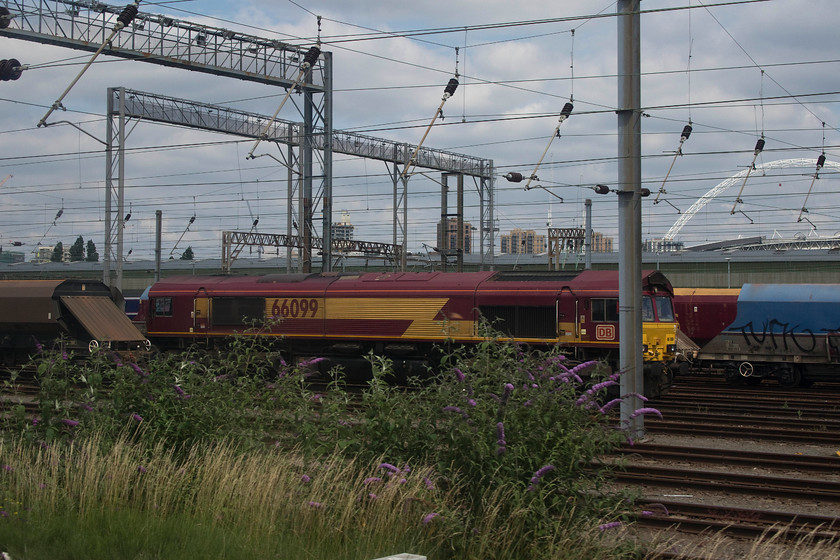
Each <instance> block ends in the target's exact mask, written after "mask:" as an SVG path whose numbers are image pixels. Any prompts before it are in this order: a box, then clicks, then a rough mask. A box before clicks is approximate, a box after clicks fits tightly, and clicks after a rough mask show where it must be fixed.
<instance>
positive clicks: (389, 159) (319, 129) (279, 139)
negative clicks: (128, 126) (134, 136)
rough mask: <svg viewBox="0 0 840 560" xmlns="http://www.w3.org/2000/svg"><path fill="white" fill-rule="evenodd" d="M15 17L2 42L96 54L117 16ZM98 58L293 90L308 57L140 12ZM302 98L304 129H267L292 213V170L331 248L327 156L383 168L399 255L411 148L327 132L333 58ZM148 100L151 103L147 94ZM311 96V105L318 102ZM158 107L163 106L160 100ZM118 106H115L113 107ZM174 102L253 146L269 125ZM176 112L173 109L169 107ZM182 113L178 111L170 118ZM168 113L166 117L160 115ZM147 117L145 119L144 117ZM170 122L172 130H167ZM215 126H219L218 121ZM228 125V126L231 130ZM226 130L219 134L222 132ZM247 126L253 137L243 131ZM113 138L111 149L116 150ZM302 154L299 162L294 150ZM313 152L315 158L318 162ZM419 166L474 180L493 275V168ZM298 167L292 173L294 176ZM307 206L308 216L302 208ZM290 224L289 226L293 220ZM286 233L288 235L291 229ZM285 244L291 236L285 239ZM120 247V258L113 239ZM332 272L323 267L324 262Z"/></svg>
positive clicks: (67, 6)
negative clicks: (278, 153) (283, 153)
mask: <svg viewBox="0 0 840 560" xmlns="http://www.w3.org/2000/svg"><path fill="white" fill-rule="evenodd" d="M0 5H5V6H6V7H7V8H8V9H9V11H10V12H11V14H12V19H11V20H10V24H9V26H8V27H6V28H4V29H0V35H4V36H8V37H13V38H18V39H24V40H28V41H34V42H40V43H46V44H52V45H57V46H62V47H67V48H74V49H81V50H87V51H91V52H93V51H96V50H97V49H98V48H99V46H100V45H101V44H102V41H103V40H104V39H105V38H107V37H108V36H109V33H110V31H111V27H112V26H113V22H114V20H115V18H116V15H117V14H119V13H121V11H122V8H121V7H114V6H108V5H106V4H103V3H100V2H94V1H75V2H73V1H68V0H63V1H47V0H0ZM103 52H104V54H107V55H111V56H117V57H122V58H127V59H134V60H142V61H145V62H152V63H156V64H161V65H164V66H171V67H177V68H183V69H188V70H192V71H199V72H205V73H210V74H214V75H218V76H224V77H232V78H239V79H242V80H248V81H254V82H258V83H264V84H269V85H279V86H281V87H284V88H287V89H288V88H289V87H291V86H292V85H293V84H294V83H295V82H294V80H295V76H296V74H297V73H298V72H299V71H300V68H301V66H300V64H301V61H302V60H303V59H304V56H305V49H302V48H299V47H296V46H293V45H288V44H285V43H282V42H280V41H276V40H269V39H264V38H260V37H255V36H252V35H247V34H243V33H239V32H236V31H231V30H227V29H223V28H215V27H210V26H206V25H199V24H193V23H189V22H185V21H180V20H177V19H174V18H171V17H168V16H163V15H152V14H146V13H139V14H138V15H137V17H136V18H135V19H134V22H133V23H132V24H131V25H129V26H128V27H126V28H125V29H123V30H122V31H121V32H120V33H118V34H117V35H116V36H115V37H114V38H113V39H112V41H111V42H110V43H109V44H108V45H107V47H106V49H105V50H104V51H103ZM301 90H302V93H303V95H304V103H303V110H302V111H301V113H302V120H303V122H302V123H296V124H293V123H291V122H289V121H278V122H277V125H276V126H275V127H274V129H273V130H270V131H268V132H267V133H266V136H267V139H268V140H270V141H273V142H276V143H285V144H287V145H288V146H289V152H288V156H287V157H286V162H287V166H288V167H289V184H290V192H289V198H290V204H291V197H292V192H291V188H292V187H291V185H292V180H293V175H295V173H293V171H296V178H297V181H298V182H299V183H300V184H301V185H302V189H300V190H299V192H301V191H302V195H301V198H302V199H303V200H304V204H302V205H301V209H300V213H301V214H302V215H305V216H306V219H303V216H302V217H301V218H300V219H299V223H301V224H303V227H304V228H306V229H305V231H304V234H306V231H309V232H310V236H311V232H313V231H314V230H313V228H312V227H311V217H312V206H313V205H312V200H313V198H312V181H313V178H316V177H317V178H319V179H320V180H321V183H322V184H321V186H320V188H319V189H318V190H319V192H320V193H321V195H320V200H321V204H322V215H323V224H324V227H323V237H324V238H325V239H324V240H325V241H329V236H330V225H331V221H332V208H331V201H332V152H333V150H338V151H339V152H340V153H345V154H351V155H356V156H359V157H367V158H372V159H379V160H381V161H383V162H386V164H393V167H392V169H393V171H392V172H391V171H389V172H390V174H391V176H392V182H393V188H394V195H393V199H394V209H393V211H394V234H393V235H394V245H397V244H400V245H402V246H403V248H404V249H405V247H406V244H407V224H406V222H407V206H408V204H407V182H408V177H407V176H401V174H400V173H399V170H398V166H399V165H403V166H405V164H406V163H407V162H408V159H409V158H410V157H411V154H412V153H413V152H414V149H415V147H414V146H412V145H410V144H406V143H398V142H393V141H389V140H384V139H378V138H372V137H365V136H362V135H358V134H352V133H343V132H336V133H333V130H332V54H331V53H329V52H322V53H321V58H320V59H319V60H318V61H317V62H316V64H315V65H314V66H313V67H312V69H311V72H309V73H308V76H307V78H306V81H305V83H304V84H303V87H302V88H301ZM116 91H119V90H109V92H108V107H109V110H108V113H109V124H108V127H109V136H110V139H109V144H108V145H109V146H111V148H110V149H109V150H108V153H109V158H108V162H107V168H106V214H107V215H106V232H105V236H106V239H105V244H106V251H105V259H104V261H105V262H104V266H105V271H104V273H103V276H104V279H105V282H106V283H109V284H111V285H113V284H114V283H115V278H114V277H112V275H111V273H110V263H111V261H112V260H113V261H115V263H116V267H117V270H116V283H117V285H119V284H121V281H122V260H123V259H122V230H123V226H124V221H123V216H124V210H125V209H124V206H123V204H124V177H123V173H122V170H123V164H122V156H123V155H124V145H123V142H124V141H125V138H124V130H125V129H124V124H125V119H126V118H127V113H125V105H124V103H123V102H124V101H126V100H127V99H128V97H129V96H130V93H129V92H126V94H125V95H122V96H118V94H117V93H115V92H116ZM144 95H146V96H147V99H148V94H144ZM316 97H317V98H316ZM160 99H161V100H163V99H164V98H162V97H161V98H160ZM115 101H118V102H116V103H115ZM168 101H169V102H170V103H172V104H174V105H177V104H179V103H184V104H192V105H193V106H195V107H198V106H201V107H206V108H208V109H212V110H216V109H223V110H224V111H226V113H225V114H224V115H221V116H220V118H221V119H229V120H230V121H231V122H233V121H236V120H240V121H241V123H242V126H244V127H245V128H244V129H240V130H239V131H229V132H232V133H235V134H237V133H238V134H242V135H245V136H250V137H257V134H258V133H259V126H257V125H255V124H254V123H256V122H257V120H258V119H261V120H262V121H263V122H267V117H266V116H264V115H254V114H251V115H250V116H248V115H246V114H244V113H240V115H238V116H234V115H233V112H232V111H231V110H230V109H227V108H219V107H216V106H211V105H203V104H200V103H194V102H188V101H183V100H175V99H173V98H169V100H168ZM174 105H173V107H174ZM173 110H174V111H175V113H178V112H179V111H181V110H182V108H178V107H175V108H174V109H173ZM164 112H165V111H164ZM188 114H189V111H183V112H180V115H181V117H180V118H182V119H183V121H184V122H181V123H180V124H183V125H184V126H195V127H198V128H205V129H207V130H221V128H215V125H213V124H212V123H210V122H209V121H210V120H212V119H211V117H210V116H209V115H210V113H209V111H208V112H207V113H206V116H205V119H204V120H203V121H202V120H201V119H196V118H195V116H191V117H186V118H185V116H186V115H188ZM147 118H150V117H148V116H147ZM167 122H168V121H167ZM220 122H221V121H220ZM227 124H230V123H227ZM227 124H226V125H225V126H227ZM249 127H250V128H249ZM115 139H116V142H117V143H116V146H114V145H113V142H114V140H115ZM292 146H297V147H298V155H295V154H294V153H293V151H292ZM315 150H318V153H317V154H316V153H315ZM316 155H317V156H319V157H320V164H321V166H322V172H320V173H316V172H315V171H314V170H313V162H314V161H315V159H314V158H315V156H316ZM415 161H416V166H417V167H425V168H428V169H435V170H439V171H443V172H449V173H461V174H464V175H471V176H473V177H474V178H475V179H476V181H477V185H476V186H477V190H478V194H479V206H480V213H481V221H480V247H481V256H482V265H484V264H488V265H489V266H490V267H491V268H492V266H493V250H494V231H495V227H494V201H493V173H494V171H493V162H492V160H486V159H480V158H474V157H470V156H464V155H461V154H455V153H450V152H444V151H441V150H434V149H429V148H422V149H420V150H419V152H418V153H417V154H416V155H415ZM293 167H294V169H293ZM112 198H116V199H117V206H118V209H117V216H116V219H112V217H111V216H112V212H111V199H112ZM306 206H308V207H307V208H304V207H306ZM289 222H291V220H289ZM289 227H291V226H289ZM288 234H289V235H291V232H290V231H289V232H288ZM115 238H116V240H117V241H116V245H117V247H116V250H115V249H114V243H113V240H114V239H115ZM331 247H332V244H331V243H326V249H325V252H328V251H330V249H331ZM401 254H402V263H401V265H402V267H403V268H405V255H406V251H405V250H403V251H402V252H401ZM325 263H327V264H326V266H327V267H328V266H329V264H328V263H329V259H325Z"/></svg>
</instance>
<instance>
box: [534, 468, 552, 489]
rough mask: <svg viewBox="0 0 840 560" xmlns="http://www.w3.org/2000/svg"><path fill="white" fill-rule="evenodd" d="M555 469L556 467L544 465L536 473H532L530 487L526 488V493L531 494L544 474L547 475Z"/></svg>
mask: <svg viewBox="0 0 840 560" xmlns="http://www.w3.org/2000/svg"><path fill="white" fill-rule="evenodd" d="M555 469H556V467H555V466H554V465H546V466H544V467H541V468H540V469H539V470H538V471H537V472H535V473H534V476H532V477H531V485H530V486H528V491H529V492H533V491H534V489H535V488H536V486H537V484H539V483H540V481H541V480H542V477H544V476H545V475H546V473H549V472H551V471H553V470H555Z"/></svg>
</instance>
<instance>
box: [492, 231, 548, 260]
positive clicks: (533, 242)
mask: <svg viewBox="0 0 840 560" xmlns="http://www.w3.org/2000/svg"><path fill="white" fill-rule="evenodd" d="M545 250H546V246H545V235H538V234H537V232H536V231H534V230H532V229H529V230H526V231H523V230H521V229H519V228H514V229H512V230H510V233H509V234H507V235H502V239H501V251H502V253H509V254H526V255H537V254H539V253H545Z"/></svg>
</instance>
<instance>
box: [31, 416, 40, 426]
mask: <svg viewBox="0 0 840 560" xmlns="http://www.w3.org/2000/svg"><path fill="white" fill-rule="evenodd" d="M38 422H40V420H38V419H37V418H34V417H33V418H32V425H33V426H37V425H38Z"/></svg>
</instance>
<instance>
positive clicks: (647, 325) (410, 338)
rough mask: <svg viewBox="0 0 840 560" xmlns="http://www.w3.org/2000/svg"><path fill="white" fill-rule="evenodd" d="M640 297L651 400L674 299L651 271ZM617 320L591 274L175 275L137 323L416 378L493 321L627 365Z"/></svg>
mask: <svg viewBox="0 0 840 560" xmlns="http://www.w3.org/2000/svg"><path fill="white" fill-rule="evenodd" d="M642 287H643V288H642V289H643V298H642V303H643V309H642V314H643V319H644V323H643V325H644V326H643V330H644V332H643V344H644V348H643V353H644V363H645V380H646V383H645V385H646V389H645V391H646V393H648V394H649V395H657V394H660V393H661V392H662V391H664V390H665V389H667V387H668V386H669V385H670V382H671V376H670V371H669V370H668V368H667V367H666V365H665V364H666V363H668V362H669V361H672V360H673V357H674V354H675V351H676V346H675V337H676V332H677V323H676V321H675V317H674V310H673V304H672V294H673V290H672V287H671V284H670V282H669V281H668V280H667V278H665V276H664V275H662V274H661V273H659V272H656V271H647V272H644V273H643V278H642ZM618 319H619V313H618V273H617V272H616V271H591V270H587V271H583V272H573V273H515V272H493V271H490V272H464V273H442V272H374V273H361V274H353V273H321V274H314V273H313V274H270V275H266V276H260V277H248V276H177V277H170V278H165V279H162V280H161V281H159V282H156V283H155V284H153V285H152V286H151V287H150V289H149V290H148V293H147V295H146V296H144V298H143V299H142V301H141V305H140V310H139V313H138V315H137V317H136V318H135V321H136V322H139V323H141V324H142V325H143V326H144V328H145V332H146V335H147V336H148V338H149V339H150V340H152V341H153V342H154V344H155V345H156V346H158V347H160V348H161V349H166V348H184V347H187V346H190V345H193V344H205V345H213V344H214V343H216V342H219V341H221V340H222V339H223V338H224V337H229V336H230V335H232V334H234V333H245V334H247V333H248V332H259V333H260V334H261V335H264V336H268V337H274V338H275V339H276V341H277V344H278V348H280V349H281V351H282V352H283V353H284V354H286V356H287V357H288V358H289V359H292V360H306V359H310V358H313V357H322V358H326V364H328V365H329V364H341V365H343V366H345V367H353V366H354V365H358V363H361V362H364V359H363V357H364V356H365V355H366V354H368V353H369V352H374V353H375V354H377V355H381V356H386V357H389V358H391V359H392V360H393V361H394V364H395V366H399V367H402V368H404V369H405V370H407V371H409V372H411V371H415V370H416V371H419V370H420V369H421V368H424V367H425V365H426V364H427V363H428V361H429V356H431V355H434V352H435V349H436V348H438V347H440V346H441V345H444V344H459V345H469V344H475V343H477V342H480V341H482V340H485V337H486V336H487V334H486V332H485V331H484V330H483V328H482V324H483V323H486V324H487V325H489V326H491V327H492V328H493V329H495V331H498V332H500V333H502V334H503V335H504V336H506V337H510V338H511V339H513V340H515V341H516V342H518V343H521V344H524V345H528V346H533V347H550V346H556V347H560V348H562V349H564V351H565V352H566V353H567V354H569V355H570V356H571V357H573V358H574V359H576V360H580V361H584V360H592V359H599V360H603V361H605V362H606V363H608V364H609V365H611V366H612V367H617V362H618V351H619V339H618V337H619V328H618ZM255 326H256V327H258V328H256V329H255V328H254V327H255Z"/></svg>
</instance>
